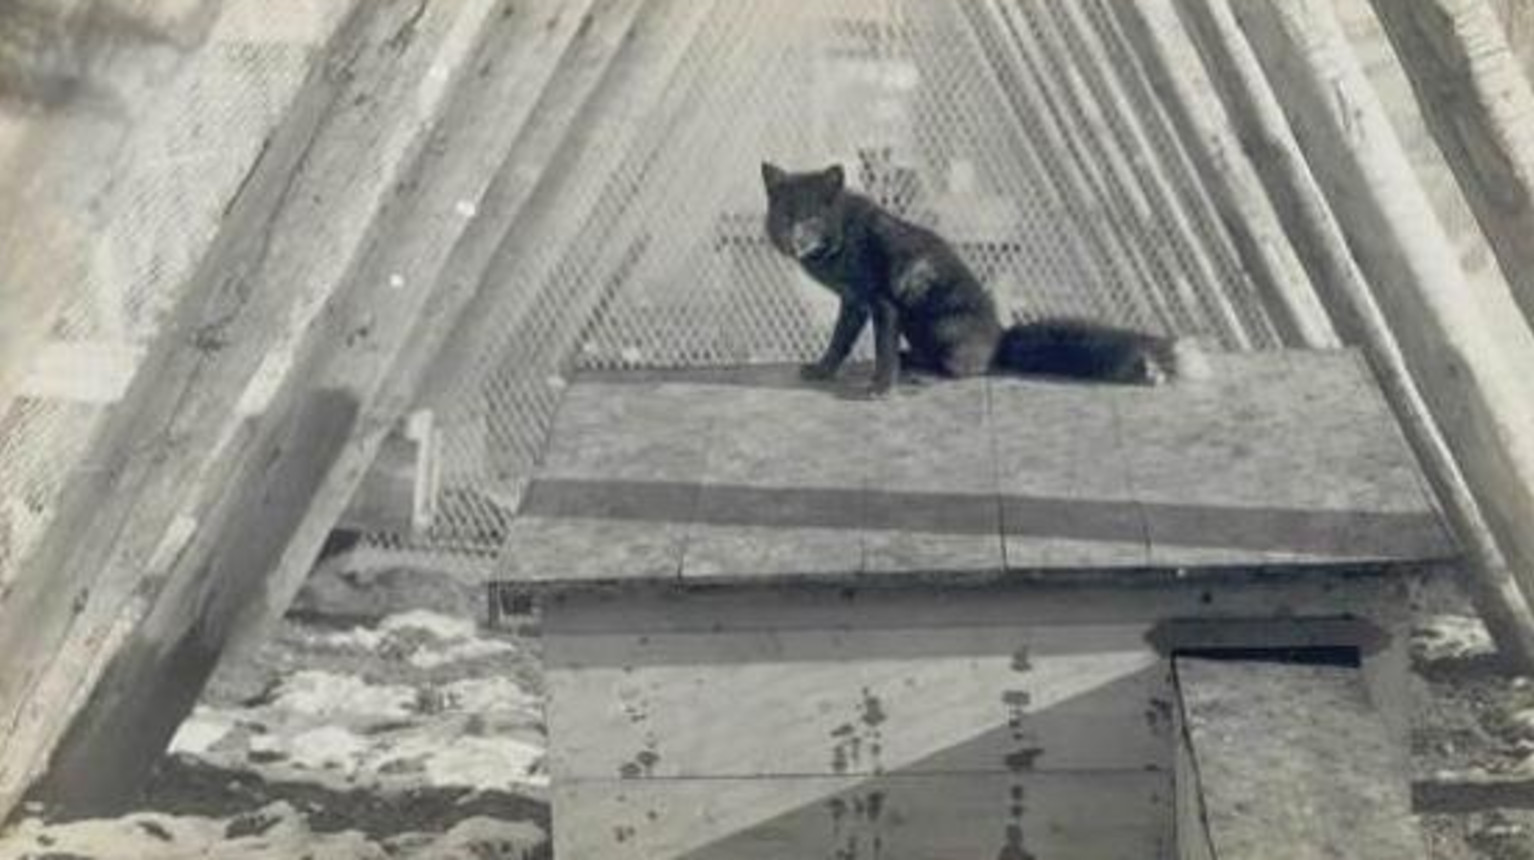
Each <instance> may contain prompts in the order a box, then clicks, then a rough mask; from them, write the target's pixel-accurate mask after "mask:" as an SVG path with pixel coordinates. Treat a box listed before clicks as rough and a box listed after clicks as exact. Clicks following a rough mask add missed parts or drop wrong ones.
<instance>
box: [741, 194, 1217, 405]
mask: <svg viewBox="0 0 1534 860" xmlns="http://www.w3.org/2000/svg"><path fill="white" fill-rule="evenodd" d="M762 181H763V182H764V183H765V184H766V187H767V236H768V238H769V239H770V240H771V241H772V244H773V246H774V247H776V248H777V249H778V250H779V251H781V252H782V253H784V254H786V255H788V256H790V257H793V258H794V259H795V260H797V261H798V262H799V264H800V265H801V266H803V267H804V269H805V271H807V272H809V274H810V275H811V276H812V277H814V278H815V280H817V281H819V282H820V283H822V284H824V285H825V286H826V287H828V288H830V289H831V290H832V291H833V292H835V293H836V294H837V295H838V296H840V297H841V309H840V311H839V313H838V314H837V318H836V327H835V330H834V331H833V333H832V335H831V343H830V344H829V345H828V346H827V347H826V351H825V354H824V355H823V356H821V358H820V360H819V361H817V362H815V363H813V364H807V365H805V366H804V367H803V369H802V373H803V375H804V376H805V377H806V378H810V379H825V378H829V377H831V376H833V375H834V374H835V373H836V371H837V369H838V368H840V367H841V365H842V362H843V361H845V360H846V358H847V355H848V353H850V352H851V351H852V347H853V345H854V344H855V343H856V342H857V339H858V336H859V335H860V334H861V333H862V331H863V329H864V328H865V327H866V326H867V325H868V323H869V321H870V320H871V321H872V322H873V328H874V377H873V384H872V386H871V389H870V393H872V394H875V395H878V394H883V393H885V392H887V391H888V390H889V388H890V386H891V385H893V384H894V382H895V378H896V375H897V371H898V368H899V367H900V366H902V365H903V366H905V367H908V368H911V369H915V370H922V371H926V372H930V373H936V374H939V375H943V376H956V377H962V376H975V375H978V374H983V373H989V372H993V371H1004V372H1005V371H1010V372H1014V373H1038V374H1050V375H1058V376H1070V377H1077V378H1085V379H1096V380H1103V381H1109V382H1124V383H1138V384H1155V383H1157V382H1160V381H1162V380H1163V379H1166V378H1169V377H1175V376H1180V375H1190V370H1191V368H1190V367H1189V366H1188V365H1189V361H1188V359H1190V358H1191V357H1192V353H1191V352H1189V351H1188V350H1187V349H1186V346H1187V345H1185V344H1182V343H1179V342H1176V341H1173V340H1171V339H1169V338H1163V337H1158V336H1156V335H1152V334H1147V333H1144V332H1137V331H1130V330H1127V329H1121V328H1114V327H1111V326H1105V325H1100V324H1097V323H1093V322H1089V321H1085V320H1075V319H1046V320H1037V321H1032V322H1019V323H1015V324H1014V325H1012V326H1011V327H1010V328H1003V327H1002V325H1001V322H1000V320H999V319H998V318H997V315H996V304H995V301H994V300H993V299H992V298H991V294H990V293H989V292H988V291H987V290H986V288H985V287H984V286H983V285H982V284H981V283H980V281H979V279H977V278H976V277H975V276H974V274H972V273H971V272H970V270H969V268H968V267H967V266H965V265H964V262H963V261H962V260H960V259H959V256H958V254H956V253H955V252H954V250H953V248H952V247H951V246H949V244H948V243H947V242H945V241H943V239H942V238H941V237H940V236H938V235H937V234H936V233H934V232H932V231H931V230H928V229H926V228H925V227H921V226H919V225H916V224H912V223H910V222H909V221H905V220H902V219H901V218H899V217H897V216H895V215H893V214H891V213H890V212H887V211H885V210H884V209H882V208H880V207H879V205H878V204H876V203H874V202H873V201H871V200H869V199H868V198H866V197H863V196H861V195H858V194H855V193H853V192H851V191H848V190H847V189H846V187H845V181H844V176H843V173H842V168H841V167H840V166H839V165H833V166H832V167H829V168H826V169H825V170H819V171H812V172H808V173H789V172H786V171H784V170H782V169H780V168H778V167H776V166H774V165H771V164H763V165H762ZM902 336H903V337H904V338H905V342H906V345H907V350H906V351H905V352H904V353H901V352H900V350H899V342H900V339H901V337H902Z"/></svg>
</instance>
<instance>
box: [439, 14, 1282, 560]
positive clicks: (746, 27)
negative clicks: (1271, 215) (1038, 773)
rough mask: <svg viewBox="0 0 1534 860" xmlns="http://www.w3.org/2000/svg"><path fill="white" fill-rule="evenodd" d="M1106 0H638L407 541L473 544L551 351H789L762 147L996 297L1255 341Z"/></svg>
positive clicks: (1014, 304) (1233, 261)
mask: <svg viewBox="0 0 1534 860" xmlns="http://www.w3.org/2000/svg"><path fill="white" fill-rule="evenodd" d="M1105 2H1109V0H1093V2H1089V3H1087V4H1085V5H1084V6H1081V5H1077V4H1075V0H1026V2H1021V3H1016V2H1000V1H999V0H997V2H976V3H963V4H950V3H932V2H927V0H828V2H814V3H810V2H803V3H778V2H771V3H769V2H744V3H740V2H717V3H697V2H693V3H683V2H680V0H670V2H667V0H655V2H652V3H650V4H649V5H648V6H647V8H646V13H645V15H644V16H643V19H642V22H641V24H640V25H639V27H638V28H637V30H636V32H635V33H634V34H633V36H632V38H631V40H630V42H629V44H628V45H626V46H625V48H624V56H623V57H622V58H620V60H619V62H618V63H617V71H615V72H614V73H613V74H612V75H610V80H609V81H608V82H607V83H605V84H604V88H605V89H606V90H607V91H608V98H607V100H606V101H605V102H604V101H603V99H602V98H598V99H596V100H595V102H596V103H595V104H594V105H593V106H592V107H591V108H590V109H589V111H588V113H589V114H590V116H589V117H588V118H587V119H586V120H585V122H586V123H587V126H588V132H589V133H588V134H586V135H585V136H583V137H581V138H580V139H579V140H576V141H573V142H572V149H573V150H574V151H573V152H572V153H571V154H570V155H569V156H568V157H567V161H566V162H565V163H564V164H563V165H560V166H556V167H558V171H557V172H559V173H560V175H559V176H558V177H557V178H551V179H549V180H548V182H547V183H546V184H548V185H549V187H548V188H546V189H544V199H543V200H541V202H540V205H539V207H537V208H536V210H535V211H534V212H533V214H531V215H530V216H528V217H525V218H524V219H523V220H522V222H519V223H518V224H517V225H516V226H515V227H514V229H513V230H512V235H510V236H508V237H507V240H506V243H507V246H508V248H510V249H513V250H507V249H506V248H503V251H505V253H504V254H503V255H502V256H503V259H504V261H505V264H504V265H502V266H498V267H496V268H495V270H494V276H493V278H492V279H491V281H490V282H489V283H488V284H487V285H486V287H487V288H488V289H491V290H496V291H500V292H501V293H502V294H504V295H505V296H506V297H507V298H506V300H504V301H502V302H500V303H499V304H498V306H497V307H498V311H497V313H498V316H497V318H496V320H495V325H496V328H497V331H498V332H499V333H500V336H499V339H498V342H497V343H495V344H493V345H492V347H491V348H489V349H485V350H483V352H482V354H479V355H476V357H475V361H474V363H473V366H472V367H471V368H470V369H469V370H468V371H467V372H465V373H463V374H461V375H460V376H459V377H458V378H456V379H455V380H454V381H453V385H454V387H455V390H454V391H453V392H452V394H451V395H450V396H448V397H445V398H443V397H437V398H436V402H437V403H439V404H442V403H446V404H447V405H446V406H445V408H439V414H438V415H437V419H438V421H439V425H440V428H441V430H442V434H441V437H440V438H441V439H442V443H441V444H442V447H441V451H440V453H441V455H442V463H441V471H440V475H441V486H442V488H443V489H442V496H441V498H440V500H439V501H440V505H439V516H438V517H437V518H436V520H435V521H434V523H433V526H432V529H431V531H430V533H429V534H427V535H426V537H427V543H428V544H430V545H434V546H438V547H459V548H463V547H471V546H482V547H489V546H493V545H494V544H495V543H496V541H498V539H499V535H500V533H501V531H502V528H503V526H504V522H505V519H506V518H507V517H508V516H510V513H511V511H512V510H514V508H515V505H516V501H517V497H518V492H519V487H520V481H521V480H522V478H523V477H524V476H525V475H526V474H527V472H528V471H529V469H530V468H531V466H532V465H533V464H534V463H535V461H536V458H537V457H538V455H539V452H540V450H541V449H542V446H543V443H544V434H545V432H546V429H547V426H548V422H549V419H550V417H551V416H552V414H553V410H554V408H555V405H556V404H557V402H558V398H559V395H560V393H561V391H562V389H563V387H564V385H565V384H566V379H567V377H568V374H569V373H570V372H571V371H572V370H574V369H577V368H582V367H586V368H630V367H644V366H674V365H699V364H738V363H747V362H779V361H803V360H808V359H810V358H812V357H814V356H815V354H816V353H817V351H818V350H819V349H820V348H821V347H822V345H823V343H824V339H825V337H826V334H827V332H828V330H829V326H830V323H831V320H832V318H833V316H834V313H835V301H834V298H833V297H832V296H831V295H830V294H829V293H828V292H827V291H826V290H825V289H823V288H822V287H820V286H818V285H816V284H814V283H813V282H811V281H810V280H809V279H808V278H807V277H806V276H804V275H803V274H801V273H800V272H799V271H798V270H797V268H796V267H795V266H794V265H793V264H792V263H791V261H788V260H786V259H783V258H781V257H780V256H778V255H777V254H776V253H775V252H774V251H772V249H771V248H770V246H769V245H768V243H767V241H766V237H765V235H764V231H763V226H762V225H763V216H764V213H765V195H764V193H763V190H762V187H761V179H760V169H759V165H760V163H761V162H762V161H764V160H767V161H772V162H775V163H778V164H780V165H782V166H784V167H786V168H788V169H808V168H814V167H822V166H825V165H827V164H830V163H833V162H834V163H840V164H842V165H843V166H844V167H845V169H846V172H847V175H848V177H849V180H850V182H851V184H852V185H853V186H854V187H855V188H858V189H860V190H861V191H863V192H864V193H867V194H869V195H870V196H873V197H875V198H876V199H878V200H879V201H880V202H881V203H883V204H884V205H886V206H887V207H889V208H890V209H892V210H894V211H896V212H898V213H900V214H902V215H904V216H905V217H907V218H909V219H911V220H913V221H916V222H918V223H922V224H925V225H928V226H931V227H934V228H936V229H937V230H938V231H939V232H940V233H942V234H943V235H944V236H945V237H947V238H948V239H949V240H950V241H951V242H952V243H953V244H954V246H955V247H956V249H957V251H958V253H959V254H960V255H961V256H963V257H964V258H965V259H966V260H967V261H968V262H969V264H970V265H971V266H972V267H973V269H974V270H975V272H976V273H977V274H978V275H979V276H980V277H981V278H982V280H984V281H985V282H986V283H987V284H988V285H989V286H990V288H991V289H992V290H993V291H994V292H995V293H996V294H997V297H998V304H999V305H1000V306H1001V307H1002V309H1003V313H1004V315H1014V314H1015V315H1017V316H1020V317H1037V316H1042V315H1052V314H1071V315H1079V316H1088V317H1092V318H1096V319H1101V320H1105V321H1108V322H1113V323H1119V324H1125V325H1131V326H1135V327H1139V328H1143V329H1148V330H1152V331H1160V332H1175V333H1180V334H1193V335H1200V336H1203V337H1206V338H1209V339H1211V340H1213V341H1216V342H1219V343H1222V344H1224V345H1225V346H1227V347H1229V348H1251V347H1266V346H1272V345H1274V343H1275V337H1274V334H1273V328H1272V326H1271V324H1270V322H1269V320H1268V319H1267V316H1266V313H1265V311H1264V309H1263V307H1262V306H1261V304H1260V303H1258V301H1257V299H1256V294H1255V292H1254V291H1253V289H1252V284H1251V283H1250V280H1249V278H1248V277H1247V274H1246V272H1245V271H1244V270H1243V269H1242V267H1241V264H1240V262H1239V260H1238V259H1237V257H1236V255H1235V253H1234V252H1233V251H1232V245H1231V242H1230V240H1229V237H1227V236H1226V235H1225V234H1224V233H1223V228H1222V226H1221V224H1220V223H1219V220H1218V218H1217V217H1216V216H1215V215H1214V213H1213V209H1212V205H1211V204H1210V203H1209V200H1208V197H1207V195H1206V194H1205V192H1204V189H1203V188H1202V187H1201V186H1200V179H1199V177H1198V175H1197V174H1196V172H1195V171H1194V170H1193V169H1192V166H1191V162H1190V161H1189V160H1188V157H1187V155H1186V153H1184V152H1183V151H1182V150H1181V149H1180V145H1179V144H1178V142H1177V140H1176V135H1175V132H1174V130H1173V129H1172V128H1171V126H1170V124H1169V122H1168V120H1167V118H1166V115H1165V113H1164V112H1162V111H1161V110H1160V106H1159V105H1158V104H1157V99H1158V98H1159V95H1158V94H1157V93H1155V92H1154V91H1153V90H1152V89H1151V88H1150V84H1149V83H1148V81H1147V78H1146V76H1145V75H1144V72H1143V70H1142V69H1140V68H1139V67H1138V66H1137V65H1136V64H1137V62H1138V61H1137V59H1136V58H1135V57H1134V56H1133V55H1132V52H1131V51H1130V49H1129V47H1128V42H1127V40H1125V39H1124V38H1123V36H1122V34H1120V33H1118V32H1117V31H1116V30H1115V29H1114V28H1115V26H1116V25H1115V23H1114V16H1113V15H1111V14H1109V12H1108V11H1107V9H1106V7H1105V6H1104V3H1105ZM615 113H616V114H619V115H620V116H619V117H618V118H617V119H616V120H615V119H614V118H613V117H612V114H615ZM866 341H867V339H866V338H865V343H864V344H862V345H861V347H860V348H861V349H862V350H864V355H866V354H867V352H866V350H867V348H868V345H867V343H866Z"/></svg>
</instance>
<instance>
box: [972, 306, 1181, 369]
mask: <svg viewBox="0 0 1534 860" xmlns="http://www.w3.org/2000/svg"><path fill="white" fill-rule="evenodd" d="M992 367H993V368H995V369H996V370H997V371H1001V372H1007V373H1025V374H1041V375H1047V376H1065V377H1072V378H1075V379H1091V380H1097V381H1101V382H1117V383H1125V384H1132V385H1160V384H1163V383H1165V382H1169V381H1172V380H1193V379H1203V378H1205V377H1207V376H1208V375H1209V372H1210V369H1209V361H1208V356H1207V355H1205V353H1204V351H1203V349H1202V348H1201V347H1200V346H1199V344H1198V343H1197V342H1196V341H1193V340H1189V339H1186V338H1168V337H1161V336H1158V335H1153V334H1148V333H1146V332H1141V331H1135V330H1133V329H1125V328H1116V327H1114V326H1108V325H1103V324H1101V323H1095V322H1091V321H1088V320H1080V319H1071V318H1053V319H1039V320H1031V321H1027V322H1023V321H1019V322H1016V323H1014V324H1013V326H1012V327H1011V328H1009V329H1007V331H1006V332H1005V333H1003V334H1002V337H1001V342H1000V344H998V346H997V349H996V356H995V358H994V359H993V360H992Z"/></svg>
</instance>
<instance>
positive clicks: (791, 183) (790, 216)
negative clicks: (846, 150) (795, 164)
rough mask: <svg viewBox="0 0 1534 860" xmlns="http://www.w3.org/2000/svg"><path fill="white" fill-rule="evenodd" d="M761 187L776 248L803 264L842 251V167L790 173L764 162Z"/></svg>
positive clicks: (771, 236) (768, 230)
mask: <svg viewBox="0 0 1534 860" xmlns="http://www.w3.org/2000/svg"><path fill="white" fill-rule="evenodd" d="M762 183H763V184H764V185H765V186H766V187H767V238H768V239H770V240H771V241H772V244H773V247H775V248H777V249H778V250H779V251H782V252H783V253H784V254H787V255H788V256H790V257H793V258H794V259H796V260H799V261H801V262H807V261H809V260H813V259H815V258H816V257H825V256H828V255H830V254H834V253H836V252H837V251H839V250H841V247H842V202H843V200H842V190H843V187H844V184H845V182H844V177H843V174H842V168H841V165H839V164H833V165H831V166H830V167H827V168H826V169H824V170H814V171H810V172H808V173H789V172H788V171H786V170H783V169H782V168H780V167H778V166H776V165H773V164H767V163H765V162H764V163H763V164H762Z"/></svg>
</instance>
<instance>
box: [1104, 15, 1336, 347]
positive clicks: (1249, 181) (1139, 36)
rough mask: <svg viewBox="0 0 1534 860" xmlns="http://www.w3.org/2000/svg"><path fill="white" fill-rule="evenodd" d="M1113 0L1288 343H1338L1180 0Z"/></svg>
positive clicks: (1306, 344) (1322, 344) (1223, 220)
mask: <svg viewBox="0 0 1534 860" xmlns="http://www.w3.org/2000/svg"><path fill="white" fill-rule="evenodd" d="M1107 5H1108V6H1109V7H1110V8H1111V10H1112V12H1113V13H1114V14H1115V15H1117V16H1118V17H1119V19H1120V21H1121V22H1122V25H1123V28H1124V31H1125V33H1126V35H1127V37H1128V38H1129V39H1130V40H1131V41H1132V42H1133V43H1134V44H1135V45H1136V46H1137V49H1138V50H1139V52H1140V54H1141V55H1142V56H1143V57H1144V58H1145V60H1146V65H1147V67H1148V69H1149V71H1150V74H1151V75H1152V77H1153V80H1154V81H1155V83H1156V85H1157V88H1158V89H1159V90H1160V91H1161V92H1163V93H1168V94H1169V96H1168V97H1167V98H1166V103H1167V105H1168V108H1169V110H1171V111H1172V112H1173V115H1174V119H1175V121H1176V122H1177V125H1178V132H1179V135H1180V137H1181V138H1182V140H1183V142H1184V143H1185V144H1186V145H1187V146H1188V148H1189V149H1190V150H1191V151H1192V154H1193V157H1194V158H1195V159H1196V160H1197V164H1198V168H1199V171H1200V173H1201V175H1202V176H1203V177H1204V179H1205V182H1206V183H1207V184H1208V186H1209V187H1210V189H1211V191H1212V192H1213V195H1214V199H1215V202H1216V204H1217V205H1218V206H1219V210H1220V215H1221V216H1222V220H1221V223H1222V224H1223V225H1224V227H1225V228H1226V229H1227V230H1229V231H1230V232H1231V235H1232V236H1233V238H1234V240H1235V242H1236V246H1237V249H1238V250H1239V252H1240V255H1241V259H1242V261H1243V262H1244V263H1245V264H1246V265H1247V266H1248V267H1249V268H1250V269H1251V271H1252V272H1253V279H1254V280H1255V281H1256V283H1257V286H1258V289H1259V291H1260V295H1261V296H1262V298H1263V299H1264V300H1265V301H1264V303H1265V304H1266V305H1267V307H1268V309H1269V311H1270V312H1271V314H1272V316H1273V319H1274V321H1275V324H1276V325H1277V326H1278V328H1279V330H1280V332H1281V334H1282V335H1283V336H1284V339H1285V340H1286V342H1288V343H1290V344H1291V345H1295V346H1308V347H1313V348H1325V347H1334V346H1337V345H1338V340H1337V333H1336V332H1335V331H1334V330H1333V329H1332V321H1331V318H1330V316H1329V315H1328V314H1327V312H1326V308H1325V307H1324V306H1323V305H1322V304H1321V301H1320V299H1319V298H1318V297H1317V296H1316V293H1315V288H1314V287H1313V286H1312V285H1311V281H1310V274H1309V273H1308V272H1307V271H1306V270H1305V266H1304V264H1303V263H1302V262H1301V260H1300V258H1299V255H1298V254H1297V253H1296V251H1295V249H1294V246H1293V245H1292V244H1291V240H1290V238H1289V236H1287V235H1286V234H1285V233H1284V228H1283V224H1282V223H1281V222H1280V220H1279V216H1278V213H1277V212H1276V211H1275V210H1274V205H1273V201H1272V199H1271V198H1270V197H1269V196H1268V194H1267V193H1266V191H1265V189H1264V188H1263V186H1262V180H1261V178H1260V177H1259V176H1258V173H1257V169H1256V168H1255V167H1254V166H1253V164H1252V161H1251V158H1250V157H1249V156H1248V155H1247V153H1246V151H1245V150H1244V149H1243V147H1242V142H1241V140H1240V138H1239V136H1238V134H1237V128H1236V126H1235V124H1234V123H1233V121H1232V119H1231V117H1230V115H1229V114H1228V113H1227V112H1226V110H1225V106H1224V105H1223V104H1222V103H1221V101H1220V98H1219V92H1218V90H1217V88H1216V85H1215V82H1214V81H1213V80H1212V79H1211V77H1210V73H1209V70H1208V69H1207V68H1206V67H1205V66H1204V64H1203V62H1202V60H1201V58H1200V57H1199V54H1198V49H1197V47H1196V46H1195V45H1194V43H1193V40H1192V38H1191V37H1190V36H1189V33H1188V31H1187V29H1186V28H1185V27H1184V26H1183V22H1182V21H1181V20H1180V19H1179V18H1178V16H1177V8H1176V5H1175V2H1174V0H1141V2H1135V3H1109V4H1107Z"/></svg>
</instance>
